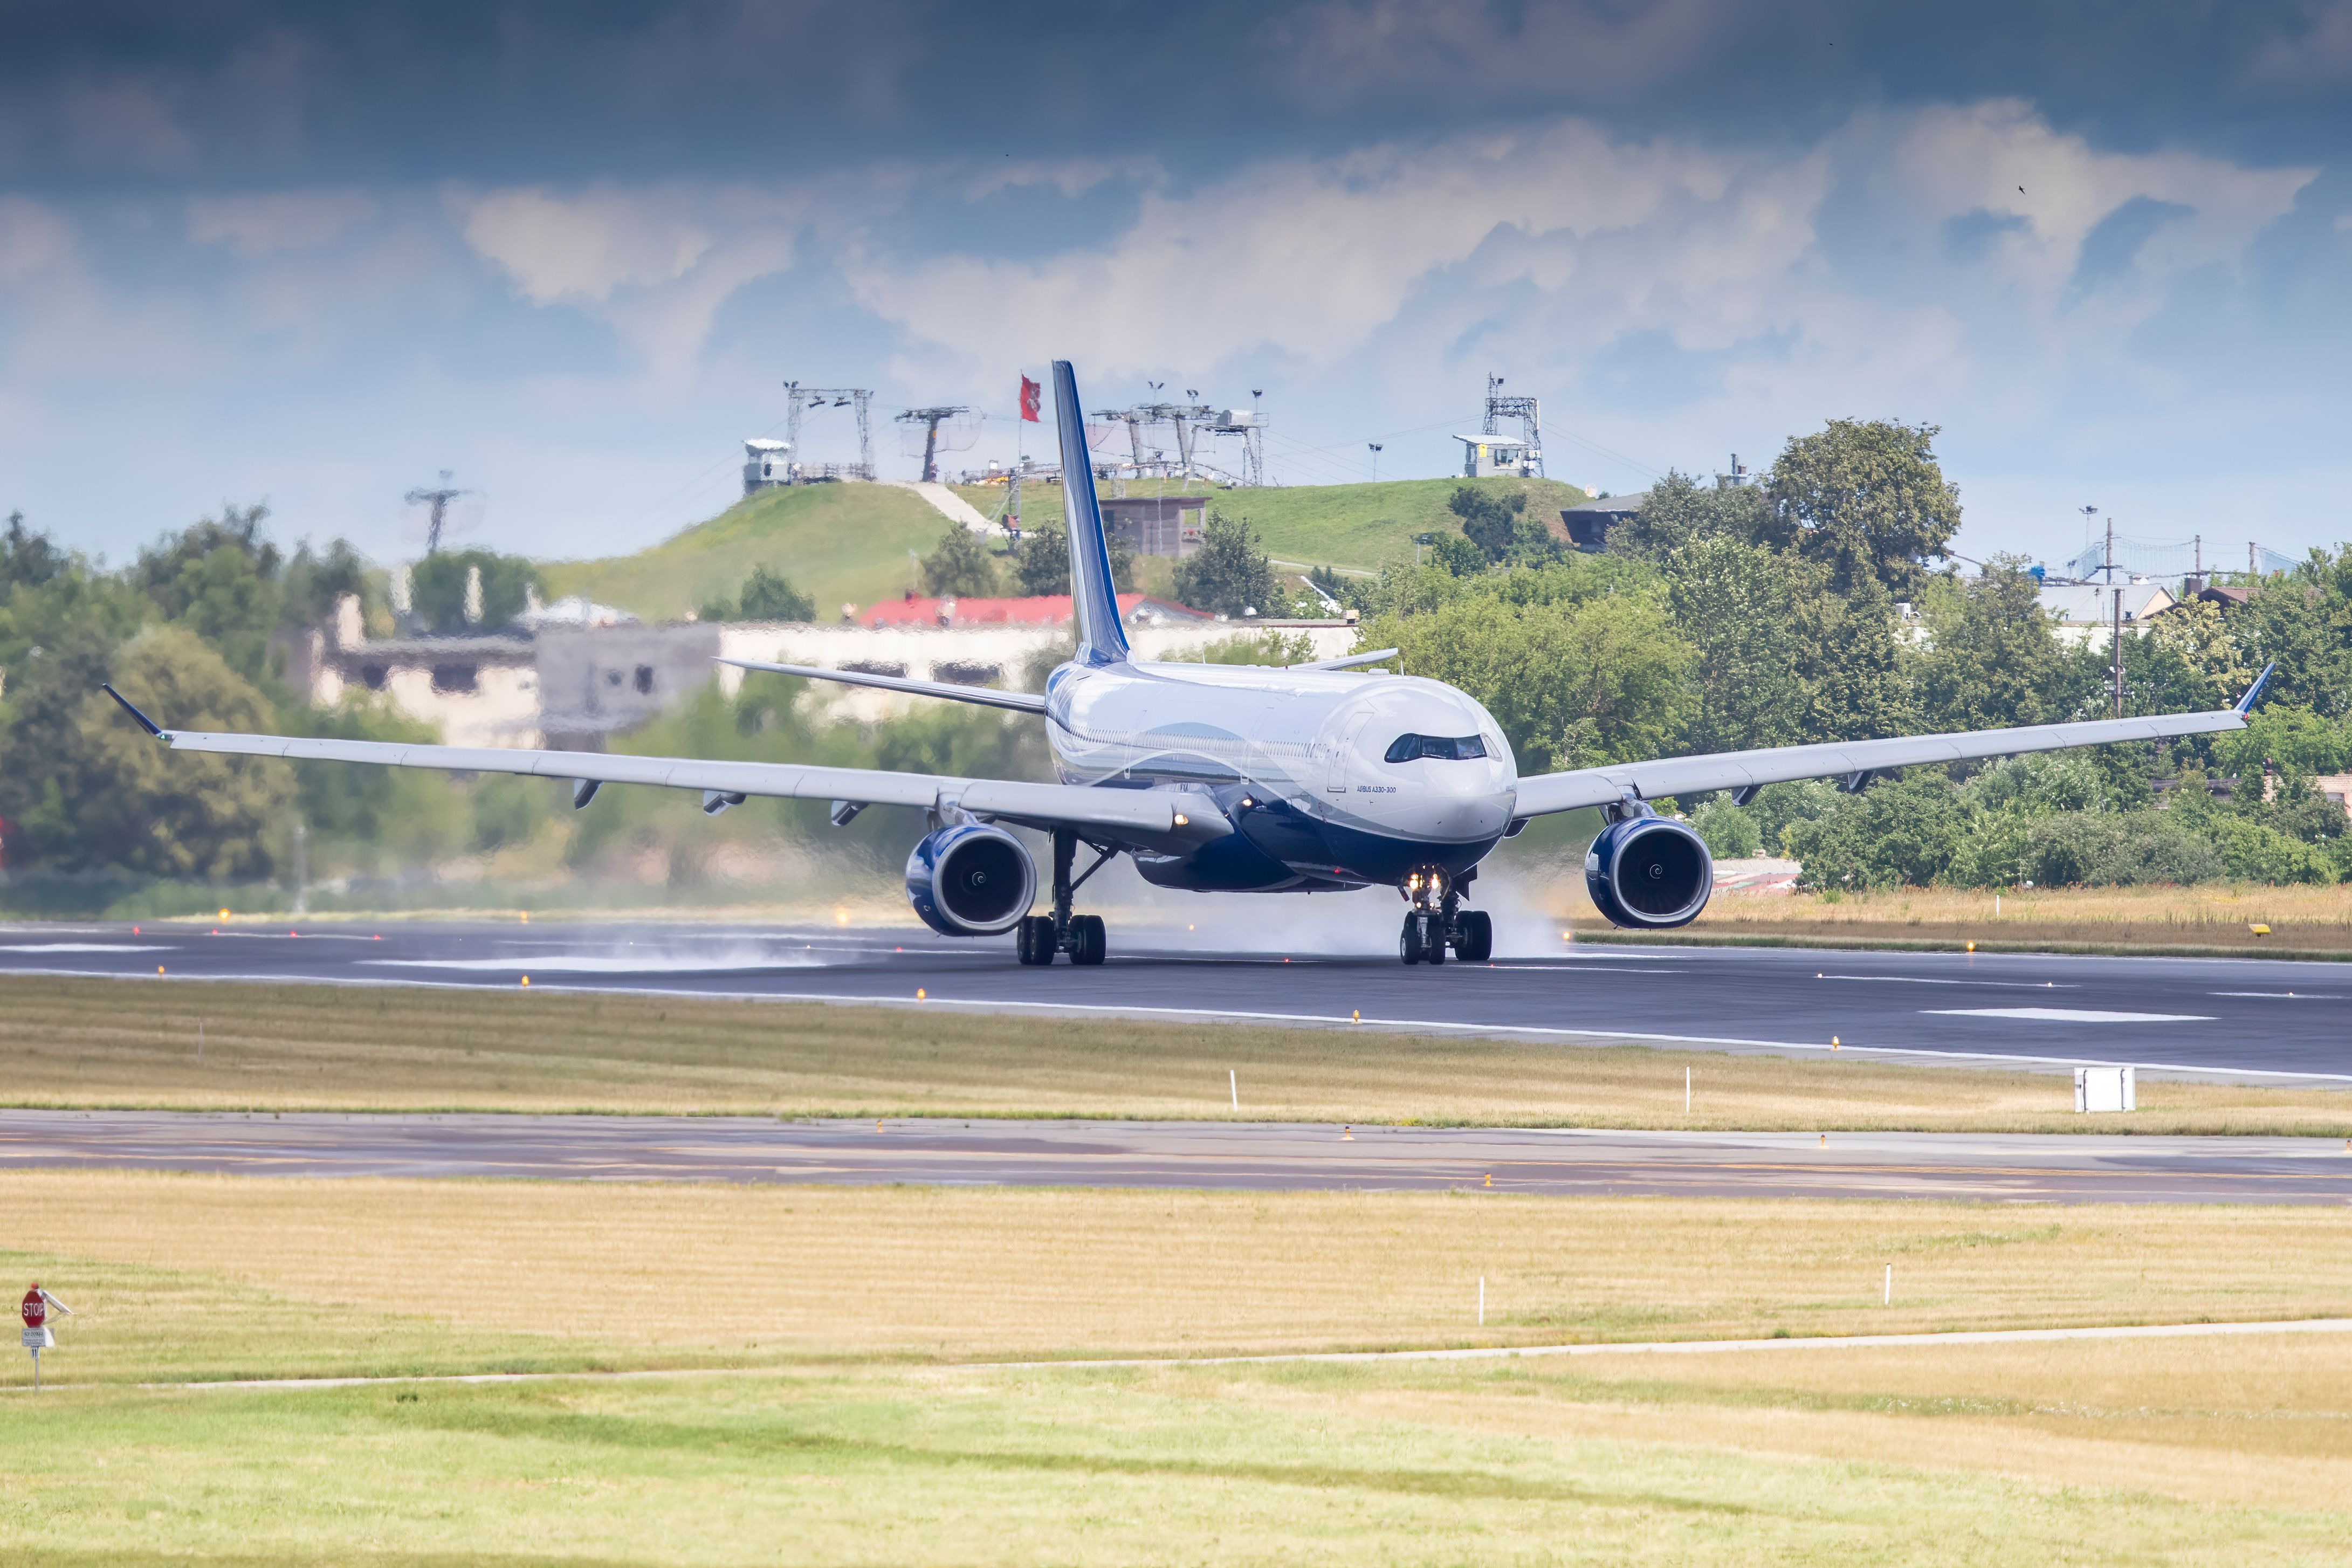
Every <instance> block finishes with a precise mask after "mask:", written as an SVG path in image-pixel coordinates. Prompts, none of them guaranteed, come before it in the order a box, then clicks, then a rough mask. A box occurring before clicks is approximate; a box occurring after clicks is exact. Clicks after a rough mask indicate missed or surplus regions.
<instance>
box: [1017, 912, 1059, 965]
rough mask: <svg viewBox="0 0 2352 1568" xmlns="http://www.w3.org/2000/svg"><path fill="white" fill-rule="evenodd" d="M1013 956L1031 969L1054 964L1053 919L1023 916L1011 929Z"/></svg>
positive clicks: (1048, 916) (1044, 916) (1040, 916)
mask: <svg viewBox="0 0 2352 1568" xmlns="http://www.w3.org/2000/svg"><path fill="white" fill-rule="evenodd" d="M1013 955H1014V956H1015V957H1017V958H1019V959H1020V960H1021V962H1022V963H1026V964H1029V965H1031V966H1033V967H1043V966H1044V965H1045V964H1048V963H1053V962H1054V917H1053V916H1051V915H1024V916H1023V917H1022V918H1021V923H1020V924H1019V925H1017V926H1014V927H1013Z"/></svg>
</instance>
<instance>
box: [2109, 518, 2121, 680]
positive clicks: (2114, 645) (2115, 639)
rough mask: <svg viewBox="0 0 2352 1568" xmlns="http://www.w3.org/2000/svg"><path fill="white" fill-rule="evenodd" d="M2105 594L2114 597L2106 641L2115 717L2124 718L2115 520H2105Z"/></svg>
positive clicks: (2119, 593) (2119, 594) (2119, 595)
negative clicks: (2110, 629) (2112, 623)
mask: <svg viewBox="0 0 2352 1568" xmlns="http://www.w3.org/2000/svg"><path fill="white" fill-rule="evenodd" d="M2107 592H2108V593H2109V594H2111V595H2114V596H2115V617H2116V619H2115V631H2114V634H2113V636H2111V637H2109V638H2108V640H2107V647H2108V650H2109V651H2110V652H2111V653H2112V654H2113V655H2114V656H2115V671H2114V673H2115V678H2116V718H2118V719H2120V718H2122V717H2123V716H2124V591H2123V589H2122V588H2121V587H2119V586H2117V585H2116V520H2115V518H2114V517H2112V516H2110V517H2109V518H2108V519H2107Z"/></svg>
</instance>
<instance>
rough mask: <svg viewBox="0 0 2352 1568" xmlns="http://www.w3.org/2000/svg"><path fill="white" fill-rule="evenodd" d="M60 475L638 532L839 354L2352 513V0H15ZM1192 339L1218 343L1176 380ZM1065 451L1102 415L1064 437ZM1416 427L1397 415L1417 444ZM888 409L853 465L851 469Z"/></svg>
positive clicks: (2028, 509)
mask: <svg viewBox="0 0 2352 1568" xmlns="http://www.w3.org/2000/svg"><path fill="white" fill-rule="evenodd" d="M0 36H5V37H8V38H9V39H10V47H8V49H7V50H6V51H5V52H0V510H8V509H21V510H23V511H24V512H25V514H26V520H27V521H28V522H29V523H31V524H32V525H34V526H36V527H38V528H44V529H47V530H48V531H51V532H52V533H54V534H55V535H57V536H58V538H59V539H61V540H63V541H64V542H68V543H69V544H71V545H73V546H75V547H77V548H79V549H81V550H84V551H86V552H90V553H91V554H93V555H100V554H102V555H105V556H107V557H109V558H111V559H114V560H118V561H119V560H121V559H123V558H125V557H127V556H128V555H129V554H131V552H135V551H136V550H137V549H138V547H139V546H140V545H141V544H142V543H144V542H149V541H151V540H152V539H153V538H154V537H156V536H157V535H158V534H160V533H161V532H163V531H165V530H167V529H173V528H178V527H181V526H184V524H186V523H187V522H189V521H194V519H195V518H197V517H198V516H201V515H203V514H205V513H206V512H208V511H211V510H215V509H216V508H217V507H218V506H220V505H221V504H222V503H223V502H225V501H234V502H237V503H240V504H243V503H247V502H251V501H256V500H260V501H266V502H267V503H268V505H269V507H270V508H271V509H272V511H273V514H274V517H275V523H274V527H275V529H276V531H277V532H278V537H280V538H281V539H284V540H287V541H289V542H290V541H292V540H295V539H300V538H310V539H313V540H317V541H321V542H323V541H325V540H327V539H330V538H332V537H336V536H341V537H346V538H349V539H350V540H351V541H352V542H353V543H355V544H357V545H358V546H359V547H360V548H361V549H362V550H363V551H364V552H367V553H368V554H370V555H372V556H373V557H375V558H376V559H378V560H380V561H385V562H389V561H392V560H395V559H401V558H404V557H408V556H413V555H415V554H416V553H418V552H420V550H421V548H422V542H423V528H422V516H421V510H420V509H418V508H416V507H414V506H410V505H408V504H406V503H405V502H404V499H403V498H404V495H405V494H406V492H407V491H409V490H410V489H414V488H415V487H418V486H423V485H427V484H431V483H433V482H435V480H436V475H437V474H438V472H439V471H440V470H442V469H448V470H451V471H453V472H454V473H455V475H456V480H455V483H456V484H457V486H459V487H462V488H465V489H467V490H469V491H470V492H472V493H471V494H470V495H469V496H468V497H467V499H466V500H464V501H463V502H462V503H461V504H460V507H459V516H460V520H461V521H462V522H463V523H464V524H465V526H466V542H469V543H477V544H480V545H483V546H486V547H489V548H495V549H499V550H509V551H519V552H527V553H530V554H534V555H540V556H545V557H580V556H591V555H598V554H604V553H610V552H624V551H628V550H633V549H636V548H639V547H641V546H643V545H646V544H648V543H651V542H655V541H656V540H658V539H661V538H663V537H666V536H667V535H668V534H670V533H673V532H675V531H677V530H678V529H679V528H681V527H685V526H687V525H688V524H690V523H692V522H695V521H699V520H701V519H702V518H705V517H708V516H710V515H712V514H713V513H715V512H716V511H718V510H720V509H722V508H723V507H724V506H725V505H727V504H728V503H729V501H730V500H731V499H732V498H733V497H734V496H735V495H736V494H738V493H740V480H739V479H738V468H737V465H738V464H739V463H740V459H741V446H740V443H741V442H742V441H743V440H744V439H745V438H746V437H757V436H763V435H780V434H781V433H782V423H783V419H784V413H785V399H784V392H783V385H782V384H783V383H784V382H785V381H786V380H788V379H789V380H796V381H799V382H801V383H803V384H814V385H825V386H863V387H871V388H873V389H874V390H875V394H876V398H875V403H876V407H877V456H878V458H879V460H880V464H881V468H882V470H883V475H884V477H886V478H898V479H912V478H914V477H915V476H916V472H917V468H918V463H917V460H916V458H913V457H910V456H908V455H907V454H906V452H905V451H904V449H903V448H902V446H901V444H900V440H899V434H900V432H899V428H898V426H896V425H894V424H893V423H891V421H890V417H889V416H891V415H893V414H895V413H897V412H898V410H900V409H902V408H905V407H908V406H910V405H938V404H968V405H972V406H974V407H976V408H978V409H980V410H982V412H983V413H984V414H985V415H986V416H988V417H987V418H986V420H985V422H984V423H983V424H982V426H981V427H980V429H979V433H978V437H977V440H976V444H975V445H974V446H973V447H971V449H970V450H969V451H965V452H959V453H955V454H951V455H950V458H949V463H950V467H961V466H964V465H967V464H969V465H974V466H976V465H978V464H979V463H981V462H982V461H985V460H986V459H987V458H991V457H996V458H1005V457H1009V456H1011V454H1012V453H1013V450H1014V440H1015V438H1016V436H1017V434H1018V432H1017V431H1016V428H1015V426H1016V421H1015V420H1014V419H1013V412H1014V403H1015V388H1016V385H1017V376H1018V374H1019V371H1020V368H1021V367H1023V366H1024V365H1028V366H1034V365H1037V364H1040V363H1044V362H1045V361H1047V360H1050V359H1054V358H1066V359H1069V360H1071V361H1073V362H1074V363H1075V364H1076V370H1077V374H1078V377H1079V384H1080V387H1081V389H1082V392H1083V394H1084V395H1085V397H1086V399H1087V404H1088V405H1089V406H1090V407H1091V406H1097V405H1130V404H1134V403H1138V402H1142V401H1156V400H1159V399H1160V398H1162V397H1169V396H1174V395H1178V394H1180V393H1182V392H1186V391H1192V390H1197V391H1198V393H1199V394H1200V398H1201V400H1202V401H1203V402H1209V403H1214V404H1218V405H1240V406H1247V405H1250V404H1251V402H1252V400H1253V397H1254V396H1257V397H1258V398H1259V405H1260V406H1261V407H1262V408H1263V409H1264V411H1265V416H1266V418H1267V421H1268V428H1269V436H1268V443H1267V458H1268V465H1267V466H1268V469H1269V475H1270V477H1271V478H1273V479H1276V480H1277V481H1278V482H1282V483H1288V484H1317V483H1332V482H1341V481H1347V480H1354V479H1369V478H1371V477H1372V476H1373V465H1374V464H1375V462H1377V464H1378V473H1379V475H1380V477H1381V478H1402V477H1408V476H1434V475H1440V474H1444V473H1448V472H1452V471H1454V470H1455V469H1456V468H1457V467H1458V464H1459V460H1460V450H1461V449H1460V447H1459V446H1458V445H1457V444H1456V443H1454V441H1453V440H1451V439H1450V437H1451V436H1452V435H1453V434H1454V433H1455V432H1459V431H1467V430H1473V429H1475V427H1476V422H1477V420H1478V417H1479V412H1480V408H1481V399H1482V397H1483V396H1484V393H1485V386H1486V377H1487V376H1488V375H1489V374H1495V375H1500V376H1503V377H1504V378H1505V382H1506V390H1507V391H1508V392H1511V393H1517V394H1526V395H1535V396H1538V397H1539V398H1540V399H1541V400H1542V409H1543V421H1544V434H1545V451H1546V460H1547V466H1548V468H1549V473H1550V474H1551V475H1552V477H1554V478H1557V479H1568V480H1570V481H1573V482H1575V483H1579V484H1582V485H1585V486H1587V487H1588V488H1591V489H1602V490H1609V491H1612V492H1617V493H1623V492H1626V491H1631V490H1638V489H1642V488H1643V487H1645V486H1646V485H1648V484H1649V483H1650V482H1651V481H1652V480H1653V479H1654V478H1655V477H1657V476H1658V475H1659V474H1662V473H1664V471H1666V470H1668V469H1669V468H1678V469H1681V470H1682V471H1685V472H1688V473H1696V474H1700V475H1708V474H1713V473H1716V472H1718V471H1721V470H1722V469H1724V468H1727V466H1728V465H1729V462H1730V460H1731V455H1732V454H1733V453H1735V452H1737V453H1738V455H1739V457H1740V458H1741V460H1742V461H1744V462H1746V463H1748V465H1749V466H1750V467H1752V468H1764V467H1766V466H1768V465H1769V461H1770V458H1771V457H1772V455H1773V454H1774V453H1775V452H1777V451H1778V450H1780V447H1781V446H1782V445H1783V444H1784V443H1785V442H1786V441H1787V440H1788V439H1789V438H1790V437H1792V436H1795V435H1800V434H1802V433H1805V432H1808V431H1811V430H1814V429H1818V428H1819V427H1820V426H1822V424H1823V423H1824V422H1825V421H1826V420H1829V419H1831V418H1835V417H1846V416H1853V417H1892V418H1899V419H1903V420H1906V421H1907V422H1911V423H1914V424H1917V423H1926V424H1931V425H1934V426H1938V427H1939V433H1938V434H1937V437H1936V448H1937V452H1938V454H1939V455H1940V456H1941V458H1942V459H1943V462H1944V467H1945V471H1946V473H1947V475H1948V477H1949V478H1950V479H1953V480H1954V481H1955V482H1956V483H1957V484H1958V486H1959V489H1960V499H1961V505H1962V508H1963V515H1964V522H1963V526H1962V530H1961V532H1960V535H1959V538H1958V542H1957V546H1956V548H1958V549H1959V550H1961V551H1963V552H1967V553H1969V554H1971V555H1977V556H1982V555H1986V554H1990V553H1991V552H1998V551H2013V552H2022V553H2025V554H2028V555H2031V556H2034V557H2037V558H2042V559H2046V560H2050V561H2052V562H2053V563H2054V562H2057V561H2061V560H2063V559H2064V558H2065V557H2067V556H2070V555H2072V554H2074V552H2075V551H2076V550H2077V549H2079V548H2080V546H2081V543H2082V542H2083V539H2084V530H2085V527H2086V523H2085V520H2084V516H2083V515H2082V513H2081V510H2080V509H2081V508H2083V507H2084V506H2097V507H2098V508H2100V509H2101V511H2100V517H2099V521H2101V522H2102V523H2104V521H2105V519H2106V518H2107V517H2110V516H2112V517H2113V518H2114V519H2115V520H2116V526H2117V527H2118V528H2119V529H2120V530H2121V531H2123V532H2124V533H2125V534H2126V536H2129V537H2136V538H2144V539H2148V540H2166V541H2169V540H2188V539H2189V538H2190V537H2191V536H2192V535H2196V536H2201V537H2202V538H2203V539H2204V540H2205V541H2207V542H2208V550H2209V558H2212V559H2219V560H2221V561H2222V562H2224V563H2227V562H2228V561H2230V560H2231V559H2242V558H2243V556H2244V552H2245V546H2246V542H2248V541H2250V540H2252V541H2258V542H2261V543H2262V544H2263V545H2264V546H2265V547H2268V548H2270V549H2273V550H2276V551H2279V552H2284V553H2288V554H2300V553H2301V552H2303V551H2304V550H2305V549H2307V548H2310V547H2313V546H2323V545H2333V544H2335V543H2336V542H2339V541H2342V540H2345V539H2347V538H2352V519H2347V517H2346V516H2345V512H2344V509H2343V508H2342V507H2341V505H2340V504H2339V498H2341V497H2342V496H2344V495H2345V494H2346V493H2347V489H2352V485H2347V481H2352V453H2347V429H2352V378H2347V375H2346V374H2345V367H2346V364H2347V349H2352V288H2347V282H2352V268H2347V261H2352V0H2292V3H2264V0H2242V3H2239V4H2233V5H2226V6H2225V5H2211V4H2182V3H2167V0H2134V3H2128V4H2110V3H2105V0H2077V3H2074V4H2071V5H2047V4H2039V5H2021V4H2007V3H2003V0H1984V3H1979V4H1974V5H1967V6H1960V5H1944V6H1935V7H1931V6H1925V5H1885V4H1883V3H1873V0H1811V3H1808V4H1803V5H1794V4H1782V3H1777V0H1655V3H1653V4H1635V3H1633V0H1589V3H1580V0H1569V3H1565V4H1557V5H1512V4H1487V3H1482V0H1318V3H1310V4H1303V5H1280V4H1266V3H1265V0H1257V3H1253V4H1247V5H1242V4H1230V3H1226V0H1198V3H1195V4H1192V5H1186V6H1181V7H1171V6H1167V5H1134V4H1123V3H1118V0H1110V3H1103V0H1097V3H1095V4H1089V5H1017V4H1016V5H1008V6H997V7H980V6H971V5H950V4H944V3H942V4H921V3H908V0H876V3H869V4H866V5H858V6H844V5H783V4H777V5H755V4H718V3H710V0H670V3H667V4H662V5H650V4H637V3H635V0H571V3H569V4H551V3H550V4H539V3H526V4H499V3H498V0H469V3H465V4H459V3H455V0H451V3H446V4H442V3H435V4H412V5H379V6H373V7H359V6H352V7H322V6H318V5H311V4H294V3H290V0H215V3H214V4H210V5H205V6H187V5H178V4H169V3H165V0H95V3H92V4H85V5H78V6H72V7H66V6H57V5H41V4H37V3H34V0H0ZM1154 384H1158V385H1159V388H1160V389H1164V390H1156V389H1155V386H1154ZM1030 429H1031V435H1030V437H1029V440H1030V447H1029V449H1030V450H1031V451H1033V452H1034V451H1036V450H1038V449H1039V447H1038V445H1037V437H1036V431H1037V427H1035V426H1032V427H1030ZM1371 443H1379V444H1380V446H1381V448H1382V449H1381V451H1380V452H1379V453H1378V454H1377V455H1375V454H1373V453H1372V452H1371V451H1370V449H1369V448H1370V444H1371ZM853 446H854V437H853V433H852V430H851V428H850V426H849V425H848V423H847V415H846V413H845V411H844V412H840V413H835V412H832V411H828V412H827V414H826V415H825V416H823V417H822V418H815V419H813V420H812V421H811V424H810V426H809V427H808V430H807V432H806V439H805V441H804V447H805V451H804V456H806V457H807V458H809V459H810V460H813V461H825V460H835V461H840V460H846V459H848V458H851V457H852V456H853V455H854V453H853V450H852V448H853Z"/></svg>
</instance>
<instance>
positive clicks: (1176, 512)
mask: <svg viewBox="0 0 2352 1568" xmlns="http://www.w3.org/2000/svg"><path fill="white" fill-rule="evenodd" d="M1101 506H1102V515H1103V528H1104V530H1105V531H1107V532H1108V533H1109V535H1110V537H1112V538H1113V539H1116V540H1119V541H1121V542H1124V543H1125V544H1126V545H1127V547H1128V548H1129V550H1132V551H1134V552H1136V553H1137V554H1138V555H1173V556H1175V557H1177V558H1179V559H1180V560H1181V558H1183V557H1184V556H1187V555H1190V554H1192V553H1193V552H1195V551H1197V550H1199V549H1200V548H1201V538H1202V529H1203V528H1204V527H1205V525H1206V524H1207V521H1208V517H1209V498H1208V497H1207V496H1116V497H1112V498H1111V499H1109V500H1105V501H1103V502H1102V503H1101Z"/></svg>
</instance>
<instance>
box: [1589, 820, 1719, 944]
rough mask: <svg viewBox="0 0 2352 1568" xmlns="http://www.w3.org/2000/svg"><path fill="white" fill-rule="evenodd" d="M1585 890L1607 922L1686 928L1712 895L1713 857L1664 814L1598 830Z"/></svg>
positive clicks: (1695, 837)
mask: <svg viewBox="0 0 2352 1568" xmlns="http://www.w3.org/2000/svg"><path fill="white" fill-rule="evenodd" d="M1584 886H1585V889H1586V890H1587V891H1588V892H1590V893H1591V895H1592V901H1593V903H1594V905H1595V906H1597V907H1598V908H1599V909H1600V910H1601V913H1602V914H1603V915H1606V916H1607V917H1608V918H1609V921H1610V923H1611V924H1612V925H1621V926H1638V927H1642V928H1643V929H1646V930H1650V931H1663V930H1664V929H1666V928H1668V927H1670V926H1681V925H1688V924H1690V922H1691V921H1695V920H1696V919H1697V918H1698V912H1699V910H1703V909H1705V908H1706V900H1707V897H1708V895H1709V894H1711V893H1713V892H1714V891H1715V859H1714V858H1713V857H1712V856H1710V855H1708V854H1707V852H1706V845H1705V844H1704V843H1702V842H1700V840H1699V836H1698V835H1697V834H1696V833H1694V832H1692V831H1691V829H1690V828H1689V827H1687V826H1685V825H1684V824H1682V823H1679V822H1675V821H1671V820H1669V819H1668V818H1666V817H1663V816H1633V817H1627V818H1625V819H1624V820H1622V821H1619V822H1612V823H1611V824H1610V825H1609V826H1606V827H1604V828H1602V829H1601V837H1598V838H1595V839H1594V840H1593V841H1592V847H1591V849H1589V850H1587V851H1586V852H1585V856H1584Z"/></svg>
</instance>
